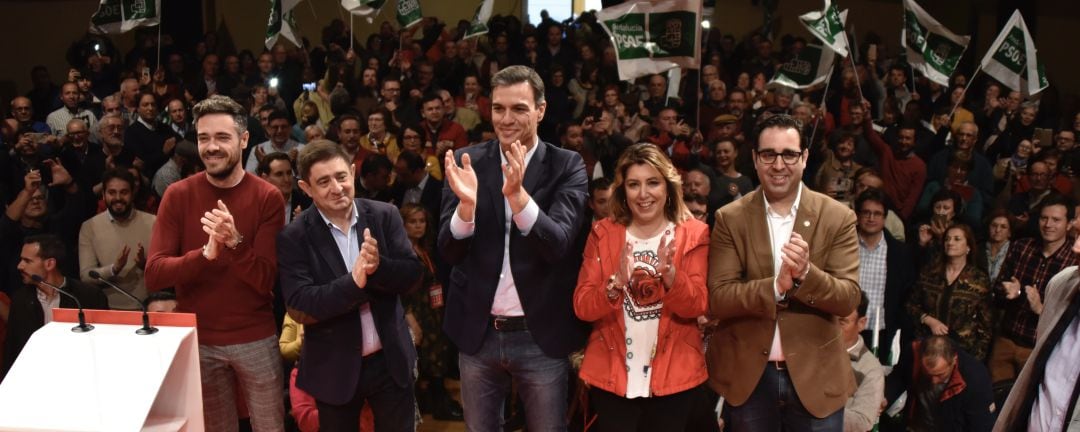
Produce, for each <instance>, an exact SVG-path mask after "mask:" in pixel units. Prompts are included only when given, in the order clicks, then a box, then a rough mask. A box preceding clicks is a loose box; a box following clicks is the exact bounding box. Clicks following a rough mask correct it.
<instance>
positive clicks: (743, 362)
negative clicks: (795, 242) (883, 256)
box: [706, 186, 859, 417]
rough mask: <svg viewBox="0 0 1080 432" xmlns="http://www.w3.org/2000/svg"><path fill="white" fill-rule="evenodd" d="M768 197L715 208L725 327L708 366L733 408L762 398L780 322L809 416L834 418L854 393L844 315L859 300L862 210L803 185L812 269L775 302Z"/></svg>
mask: <svg viewBox="0 0 1080 432" xmlns="http://www.w3.org/2000/svg"><path fill="white" fill-rule="evenodd" d="M762 194H763V193H762V191H761V189H760V188H759V189H758V190H756V191H754V192H753V193H750V194H748V195H746V196H744V197H743V198H741V199H739V200H738V201H735V202H732V203H731V204H729V205H727V206H724V207H723V208H721V209H719V210H717V211H716V224H715V225H714V227H713V231H712V238H711V245H710V248H709V276H708V287H709V317H710V318H711V319H717V320H719V326H718V328H717V330H716V331H715V332H714V333H713V334H712V336H711V339H710V341H709V352H708V353H707V355H706V360H707V363H708V367H709V384H710V385H711V386H712V388H713V389H714V390H716V392H717V393H719V394H720V395H722V396H724V397H725V398H727V402H728V403H730V404H731V405H734V406H739V405H742V404H743V403H744V402H746V400H747V399H748V398H749V397H750V394H751V393H752V392H753V391H754V388H755V387H756V386H757V383H758V381H759V380H760V378H761V375H762V373H763V372H764V370H765V365H766V363H767V362H768V359H769V350H770V349H771V348H772V340H773V334H774V331H775V326H776V325H777V323H779V326H780V340H781V346H782V347H783V350H784V356H785V359H786V361H787V368H788V372H789V374H790V376H791V379H792V382H793V384H794V386H795V390H796V393H798V395H799V398H800V401H801V402H802V404H803V405H804V406H805V407H806V409H807V411H808V412H809V413H810V414H812V415H814V416H816V417H825V416H828V415H829V414H832V413H834V412H836V411H837V410H840V409H843V407H844V404H845V403H846V402H847V399H848V397H849V396H850V395H851V394H852V393H853V392H854V391H855V377H854V373H853V372H852V369H851V362H850V360H849V359H848V354H847V352H846V351H845V348H846V347H844V346H843V342H842V341H841V338H840V327H839V325H838V318H837V317H838V316H847V315H849V314H850V313H851V312H852V311H853V310H855V307H856V306H857V305H858V303H859V246H858V237H857V235H856V233H855V213H854V212H852V211H851V209H849V208H847V207H845V206H843V205H842V204H840V203H839V202H837V201H835V200H833V199H832V198H829V197H828V196H826V195H822V194H820V193H817V192H814V191H812V190H810V188H807V187H805V186H803V190H802V198H801V201H800V203H799V206H798V208H797V211H796V219H795V227H794V230H793V232H797V233H799V234H800V235H801V236H802V237H803V239H804V240H806V242H807V243H809V245H810V263H811V265H810V272H809V273H808V274H807V275H806V278H805V279H804V280H803V282H802V284H801V286H800V287H798V288H797V289H793V290H792V291H789V292H788V293H787V295H786V296H785V299H784V300H783V301H781V302H777V301H776V297H775V293H774V288H773V276H774V270H773V254H772V247H771V243H770V236H769V225H768V222H767V221H766V214H765V199H764V196H763V195H762Z"/></svg>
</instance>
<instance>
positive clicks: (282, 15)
mask: <svg viewBox="0 0 1080 432" xmlns="http://www.w3.org/2000/svg"><path fill="white" fill-rule="evenodd" d="M299 3H300V0H270V21H269V22H267V23H266V49H273V48H274V45H275V44H277V41H278V37H284V38H285V39H288V40H289V41H290V42H292V43H293V45H296V46H300V37H298V36H297V32H296V20H295V19H293V14H292V11H293V8H295V7H296V5H297V4H299Z"/></svg>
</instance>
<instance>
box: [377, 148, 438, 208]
mask: <svg viewBox="0 0 1080 432" xmlns="http://www.w3.org/2000/svg"><path fill="white" fill-rule="evenodd" d="M394 173H396V174H397V180H396V181H395V182H394V186H393V187H392V188H391V189H390V195H391V196H392V197H393V201H392V202H393V203H394V204H395V205H397V206H398V207H401V206H402V205H403V204H407V203H417V204H420V205H421V206H423V207H424V209H426V210H427V211H428V213H429V214H431V215H432V217H435V216H436V215H438V214H439V201H440V200H442V189H443V182H442V181H441V180H437V179H435V178H434V177H432V176H430V175H428V172H427V162H426V161H425V160H424V157H423V156H421V155H419V154H417V153H414V152H411V151H408V150H405V151H403V152H401V154H400V155H398V158H397V161H396V162H394Z"/></svg>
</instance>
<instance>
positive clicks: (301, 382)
mask: <svg viewBox="0 0 1080 432" xmlns="http://www.w3.org/2000/svg"><path fill="white" fill-rule="evenodd" d="M297 159H298V162H299V163H298V165H299V168H300V176H301V180H300V182H299V185H300V188H301V189H303V190H304V192H306V193H307V194H308V195H309V196H311V197H312V200H313V202H314V204H315V205H314V206H312V207H310V208H308V209H307V210H305V211H304V212H303V213H301V214H300V216H299V217H298V218H297V220H296V221H293V223H291V224H289V225H288V226H286V227H285V229H284V230H282V232H281V233H280V234H278V246H277V254H278V272H279V277H280V280H281V287H282V292H283V293H284V295H285V304H286V305H287V306H288V307H289V309H290V314H291V315H292V316H293V317H294V318H295V319H297V321H300V322H301V323H302V324H304V325H305V327H306V328H305V330H304V335H305V336H304V338H305V339H304V343H303V348H302V351H301V354H300V364H299V366H298V367H299V368H300V370H299V372H298V373H297V377H296V386H297V387H299V388H300V389H301V390H304V391H306V392H308V393H309V394H311V395H312V396H313V397H314V398H315V401H316V405H317V407H318V410H319V425H320V430H323V431H356V430H357V428H358V425H359V418H360V408H361V407H362V406H363V404H364V402H365V401H367V402H368V403H369V404H370V405H371V408H372V411H373V412H374V414H375V423H376V424H379V425H387V426H388V427H387V428H385V429H384V427H383V426H380V429H379V430H387V431H391V430H392V431H412V430H414V424H413V413H414V411H415V397H414V395H413V376H412V370H413V365H414V364H415V362H416V349H415V348H414V346H413V343H412V338H411V337H410V336H409V330H408V327H407V326H406V324H405V315H404V311H403V309H402V307H401V300H400V296H401V295H402V294H404V293H406V292H408V291H410V290H411V289H413V288H415V286H416V283H417V282H418V281H419V277H420V275H421V274H422V271H421V268H422V267H421V263H420V260H419V259H417V257H416V254H415V252H413V249H412V246H411V244H410V243H409V239H408V237H406V235H405V230H404V226H403V224H402V222H401V216H400V215H399V214H398V210H397V209H396V208H395V207H394V206H392V205H390V204H386V203H382V202H378V201H371V200H367V199H363V198H359V199H357V198H354V196H355V189H354V186H353V185H354V179H353V172H355V170H354V169H353V167H352V166H350V165H349V163H348V160H349V159H348V157H347V156H345V154H344V153H343V152H342V151H341V149H340V147H338V145H337V144H334V143H333V142H330V141H315V142H312V143H311V144H309V145H307V146H305V147H304V149H302V150H301V151H300V154H299V156H298V157H297Z"/></svg>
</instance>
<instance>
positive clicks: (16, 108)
mask: <svg viewBox="0 0 1080 432" xmlns="http://www.w3.org/2000/svg"><path fill="white" fill-rule="evenodd" d="M11 110H12V111H30V107H28V106H17V107H11Z"/></svg>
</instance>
